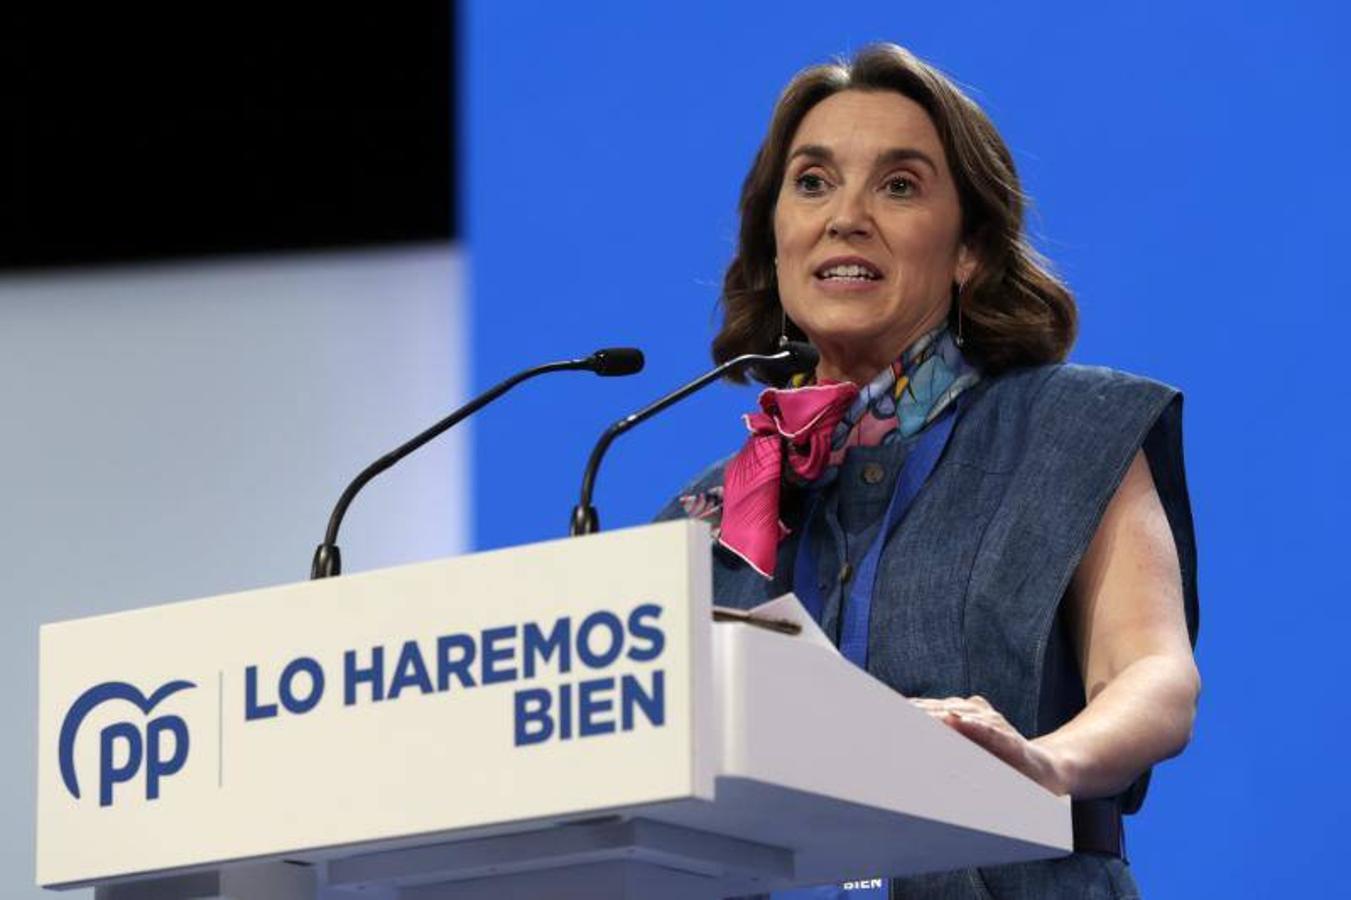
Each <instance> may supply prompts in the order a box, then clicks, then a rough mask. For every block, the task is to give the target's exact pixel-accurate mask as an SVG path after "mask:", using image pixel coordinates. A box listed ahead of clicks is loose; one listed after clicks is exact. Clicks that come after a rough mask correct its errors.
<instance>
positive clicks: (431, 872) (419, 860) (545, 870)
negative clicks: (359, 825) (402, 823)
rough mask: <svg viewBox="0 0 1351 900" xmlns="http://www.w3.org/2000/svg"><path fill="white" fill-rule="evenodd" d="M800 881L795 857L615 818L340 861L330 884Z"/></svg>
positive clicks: (582, 894)
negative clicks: (795, 876) (794, 878)
mask: <svg viewBox="0 0 1351 900" xmlns="http://www.w3.org/2000/svg"><path fill="white" fill-rule="evenodd" d="M792 875H793V854H792V852H791V851H789V850H785V849H782V848H779V847H768V846H765V845H763V844H756V843H753V842H750V841H744V840H739V839H736V838H730V837H726V836H724V835H718V834H710V833H708V832H703V831H697V830H695V829H691V828H682V827H679V826H676V825H667V824H665V823H662V822H654V821H651V820H648V819H621V818H619V817H617V816H611V817H608V818H605V819H599V820H591V821H588V822H580V823H572V824H564V825H559V826H557V827H554V828H549V829H543V830H540V831H529V832H523V833H518V834H507V835H500V836H497V837H489V838H481V839H478V840H471V841H462V842H457V843H447V844H436V845H432V846H425V847H413V848H408V849H404V850H390V851H387V852H383V853H371V854H366V855H363V856H358V857H349V858H347V859H340V860H333V861H331V862H330V863H329V864H328V877H327V880H326V884H327V887H328V890H329V891H334V892H335V895H338V896H341V893H339V892H346V891H353V890H362V889H366V888H374V887H379V886H395V887H397V889H398V897H399V900H488V898H495V900H497V898H518V897H519V898H522V900H524V898H527V897H529V898H537V897H550V898H555V900H574V898H575V900H606V898H612V900H620V898H635V900H636V898H643V900H666V898H671V900H677V898H680V900H702V898H708V900H712V898H716V897H725V896H736V895H739V894H754V893H760V892H763V891H764V889H765V885H766V884H768V883H771V882H779V883H782V881H783V880H785V879H791V878H792ZM729 886H730V887H731V888H732V890H731V891H729V890H728V888H729ZM367 896H369V895H367Z"/></svg>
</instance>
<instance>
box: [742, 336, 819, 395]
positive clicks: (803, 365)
mask: <svg viewBox="0 0 1351 900" xmlns="http://www.w3.org/2000/svg"><path fill="white" fill-rule="evenodd" d="M784 354H787V355H784ZM774 355H775V356H778V357H780V358H779V359H767V360H763V361H761V362H758V363H756V364H755V369H756V371H757V372H758V373H759V376H760V378H761V380H762V381H767V382H769V383H770V384H778V385H782V384H787V383H788V380H789V379H790V378H792V377H793V376H794V375H809V374H811V373H812V372H815V371H816V364H817V363H818V362H820V361H821V354H820V353H818V352H817V350H816V348H815V347H813V346H812V345H811V344H808V343H806V342H805V341H788V342H787V343H785V344H784V345H783V346H782V347H780V348H779V350H778V351H777V352H775V354H774Z"/></svg>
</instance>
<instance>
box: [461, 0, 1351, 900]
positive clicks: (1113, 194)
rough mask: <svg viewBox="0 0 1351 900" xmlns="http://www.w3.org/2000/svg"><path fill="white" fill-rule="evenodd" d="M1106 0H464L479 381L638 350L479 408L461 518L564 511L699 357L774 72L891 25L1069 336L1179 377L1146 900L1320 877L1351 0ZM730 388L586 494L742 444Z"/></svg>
mask: <svg viewBox="0 0 1351 900" xmlns="http://www.w3.org/2000/svg"><path fill="white" fill-rule="evenodd" d="M1098 6H1099V5H1097V4H1080V3H1069V2H1056V3H1046V4H1040V5H1037V6H1035V7H1031V6H1029V7H1018V8H1012V7H1010V6H1009V5H1008V4H994V3H988V4H985V3H963V4H925V5H923V6H921V5H919V4H900V3H896V2H894V0H893V2H880V3H850V4H847V5H840V4H820V3H803V2H776V3H773V4H758V5H755V6H751V5H749V4H746V5H743V4H728V3H694V2H683V3H680V4H666V5H660V6H658V5H645V4H634V3H612V4H599V3H567V4H554V3H524V2H503V0H470V2H468V3H467V4H466V8H465V9H464V10H463V11H462V15H463V16H464V17H465V21H464V22H463V25H464V26H465V28H464V31H463V32H462V34H463V35H464V42H465V43H464V47H463V50H464V53H465V58H466V59H467V63H466V65H467V71H466V72H465V75H466V79H465V83H466V84H467V91H468V94H467V97H466V98H465V99H466V103H465V111H464V116H465V121H464V122H463V129H464V131H463V133H464V134H465V137H466V145H465V146H466V150H467V152H466V158H465V166H466V167H465V170H464V173H463V179H464V182H463V183H464V185H465V187H466V195H465V196H466V198H467V199H466V204H467V207H466V209H465V210H464V212H465V222H466V226H467V235H468V240H469V250H470V253H469V258H470V260H471V270H470V280H469V289H470V292H471V296H472V298H473V301H474V303H473V309H474V317H475V321H474V326H473V342H472V343H473V360H474V362H473V366H474V373H475V381H476V383H477V384H478V385H479V386H480V387H482V386H486V385H488V384H490V383H492V382H494V381H496V380H497V379H498V378H500V377H502V376H503V375H504V374H506V373H507V372H509V371H510V370H512V369H514V368H516V367H518V366H520V365H523V364H525V363H527V362H530V361H535V360H543V359H548V358H554V357H559V356H564V355H572V354H580V353H583V352H586V351H588V350H589V349H591V348H593V347H597V346H602V345H606V344H621V343H632V344H637V345H640V346H642V347H644V348H645V349H646V350H647V351H648V357H649V366H648V369H647V372H646V373H644V375H642V376H640V377H639V378H633V379H628V380H625V381H621V382H614V381H607V382H602V381H599V380H596V379H594V378H591V377H590V376H583V375H578V376H573V378H574V380H572V381H568V380H567V378H565V377H559V378H556V379H554V380H552V381H550V382H547V383H536V384H533V385H530V386H529V387H527V388H524V389H522V390H521V392H520V394H519V395H517V396H515V397H513V398H512V400H511V401H510V402H507V403H503V404H500V405H499V406H497V407H495V408H493V409H491V410H489V411H488V412H486V413H485V414H483V415H482V416H481V417H480V418H478V419H477V421H476V429H477V431H476V459H475V467H476V475H475V481H476V485H477V488H476V490H477V500H476V511H475V528H476V544H477V546H479V547H494V546H501V545H504V544H512V543H518V542H522V541H529V540H536V539H542V538H547V537H553V536H558V535H561V534H563V533H564V530H565V528H566V520H567V514H568V511H569V509H570V507H571V505H572V503H573V502H575V495H576V491H577V482H578V477H579V474H580V470H581V466H582V463H583V461H584V458H585V454H586V452H587V451H588V449H589V447H590V444H591V442H592V441H593V440H594V438H595V435H596V434H597V433H598V431H599V430H600V429H601V428H602V427H603V426H604V425H605V424H606V423H607V422H609V421H611V420H613V419H614V418H616V417H618V416H619V415H621V414H623V413H625V412H627V411H629V410H630V409H632V408H635V407H636V406H638V405H639V404H641V403H644V402H646V401H647V400H649V399H652V398H653V397H655V396H657V395H659V394H660V393H663V392H664V391H665V390H666V389H667V388H668V387H670V386H673V385H675V384H677V383H680V382H681V381H683V380H685V379H687V378H688V377H691V376H693V375H694V374H696V373H698V372H700V371H701V370H703V369H704V368H705V367H706V365H707V359H708V357H707V349H706V348H707V342H708V339H709V338H710V336H711V335H712V333H713V331H714V328H715V321H716V320H715V317H714V301H715V299H716V296H717V285H718V283H719V282H720V278H721V273H722V267H723V266H724V265H725V264H726V261H727V259H728V257H729V256H730V254H731V251H732V244H733V239H734V236H735V231H736V217H735V200H736V195H737V191H738V188H739V185H740V181H741V178H742V176H743V174H744V172H745V170H746V167H747V165H748V164H749V161H750V158H751V156H752V154H753V152H754V150H755V148H756V146H757V144H758V141H759V138H760V135H761V132H762V129H763V127H764V125H765V124H766V122H767V120H768V115H769V112H770V109H771V107H772V105H773V102H774V99H775V97H776V95H777V92H778V90H779V89H780V88H781V87H782V85H783V84H784V83H785V82H786V81H787V80H788V78H789V77H790V76H791V75H792V74H793V72H795V71H796V70H797V69H798V68H800V67H802V66H804V65H806V64H809V63H812V62H816V61H819V60H821V59H823V58H825V57H828V56H830V55H833V54H837V53H841V52H848V51H851V50H854V49H857V48H858V47H860V46H862V45H863V44H866V43H868V42H870V41H873V40H893V41H896V42H899V43H902V44H905V45H907V46H909V47H910V48H911V49H912V50H914V51H916V52H917V53H919V54H920V55H922V56H924V57H926V58H928V59H930V60H931V61H933V62H935V63H936V64H938V65H939V66H940V67H942V68H944V69H945V70H946V71H948V72H950V73H951V74H953V75H954V76H955V77H956V78H958V79H959V80H960V81H961V82H963V83H964V84H966V85H969V86H970V87H971V89H972V91H973V93H974V95H975V96H976V97H977V99H978V100H979V101H980V102H981V103H982V104H983V105H984V106H985V107H986V109H987V110H988V111H989V112H990V113H991V115H992V116H993V118H994V119H995V121H996V123H997V124H998V125H999V126H1000V128H1001V129H1002V130H1003V132H1004V135H1005V137H1006V138H1007V140H1008V141H1009V143H1010V145H1011V146H1012V148H1013V150H1014V153H1015V155H1016V157H1017V160H1018V162H1019V165H1020V167H1021V171H1022V174H1023V177H1024V182H1025V186H1026V188H1027V189H1028V191H1029V192H1030V193H1031V194H1032V196H1033V197H1034V198H1035V202H1036V206H1035V212H1034V216H1033V221H1032V223H1031V224H1032V230H1033V233H1034V235H1035V236H1036V239H1037V242H1038V244H1039V245H1040V247H1041V248H1042V249H1043V250H1044V251H1045V252H1046V253H1047V254H1048V255H1050V256H1051V257H1052V259H1053V260H1054V261H1055V262H1056V263H1057V264H1058V266H1059V268H1060V270H1061V272H1062V273H1063V274H1064V275H1065V277H1066V278H1067V279H1068V281H1069V282H1070V284H1071V285H1072V287H1073V288H1074V289H1075V291H1076V293H1077V295H1078V298H1079V301H1080V303H1081V308H1082V315H1083V323H1082V324H1083V337H1082V339H1081V340H1080V342H1079V345H1078V347H1077V349H1076V351H1075V353H1074V358H1075V359H1076V360H1078V361H1082V362H1091V363H1100V364H1106V365H1111V366H1115V367H1119V368H1124V369H1129V370H1133V371H1138V372H1142V373H1146V374H1149V375H1152V376H1154V377H1157V378H1160V379H1163V380H1166V381H1169V382H1172V383H1173V384H1176V385H1179V386H1181V387H1182V388H1183V390H1184V391H1185V392H1186V395H1187V415H1186V420H1187V421H1186V428H1187V445H1186V449H1187V454H1188V464H1189V469H1190V476H1191V484H1192V491H1193V502H1194V504H1195V512H1196V517H1197V522H1198V528H1199V536H1200V541H1201V545H1200V546H1201V553H1202V556H1201V587H1202V630H1201V642H1200V648H1199V652H1198V656H1199V660H1200V665H1201V669H1202V674H1203V677H1204V679H1205V696H1204V698H1203V701H1202V710H1201V716H1200V719H1199V722H1198V725H1197V730H1196V736H1195V739H1194V741H1193V743H1192V746H1191V747H1190V749H1189V750H1188V751H1187V753H1186V754H1185V756H1183V757H1182V758H1180V759H1178V760H1176V761H1173V762H1171V763H1169V764H1166V765H1164V766H1163V767H1161V769H1160V770H1159V771H1158V772H1157V773H1156V781H1155V785H1154V788H1153V793H1152V795H1151V798H1150V802H1149V804H1148V805H1147V807H1146V809H1145V811H1144V812H1143V813H1142V814H1141V815H1140V816H1138V817H1136V818H1135V819H1134V820H1133V822H1132V823H1131V825H1132V827H1131V830H1130V850H1131V855H1132V857H1133V860H1134V864H1135V869H1136V873H1137V877H1138V878H1139V880H1140V882H1141V884H1142V887H1143V888H1144V891H1145V895H1146V896H1150V897H1193V896H1225V897H1237V896H1254V897H1265V896H1326V895H1328V894H1330V893H1335V892H1336V891H1338V890H1341V889H1342V888H1341V884H1340V882H1341V876H1340V875H1338V874H1337V873H1336V871H1335V870H1334V868H1333V864H1332V861H1333V860H1336V859H1337V856H1336V855H1334V854H1336V853H1337V852H1338V850H1339V847H1340V844H1341V834H1342V828H1341V825H1342V821H1341V813H1340V808H1341V803H1340V802H1338V801H1337V800H1336V799H1334V798H1340V799H1341V800H1343V801H1344V799H1345V798H1346V797H1347V796H1351V778H1349V777H1348V775H1347V769H1346V767H1345V766H1344V765H1343V763H1342V757H1343V752H1342V750H1343V746H1344V741H1345V737H1346V735H1347V732H1348V728H1347V724H1348V722H1347V719H1348V712H1347V710H1348V704H1347V703H1346V702H1345V700H1344V698H1343V696H1342V688H1341V684H1342V679H1341V677H1340V676H1341V673H1342V671H1343V662H1344V656H1345V654H1344V652H1343V647H1344V637H1343V635H1344V632H1345V630H1346V626H1347V624H1348V621H1351V616H1348V613H1347V603H1348V601H1351V590H1348V587H1349V585H1348V578H1347V575H1346V570H1345V567H1344V565H1343V564H1342V562H1343V559H1344V555H1345V554H1344V552H1343V546H1344V543H1345V537H1344V535H1343V533H1342V530H1341V529H1340V528H1338V527H1337V525H1338V522H1337V520H1336V519H1335V518H1334V516H1335V514H1336V513H1337V512H1339V511H1341V510H1342V509H1344V508H1345V505H1346V500H1347V499H1348V491H1347V485H1346V482H1347V479H1346V474H1345V470H1346V463H1347V461H1348V460H1347V451H1346V439H1347V435H1348V429H1347V426H1346V424H1345V415H1346V413H1347V410H1348V403H1347V400H1348V396H1347V390H1346V387H1345V382H1344V381H1343V379H1342V378H1341V374H1342V373H1341V365H1340V363H1341V361H1342V357H1343V356H1344V355H1345V353H1346V350H1345V338H1346V335H1347V333H1348V327H1349V326H1351V316H1348V314H1347V312H1346V305H1347V300H1346V298H1347V294H1348V291H1347V288H1348V282H1349V281H1351V278H1348V275H1347V269H1346V266H1345V264H1344V257H1345V254H1346V252H1347V251H1346V243H1347V239H1348V237H1351V229H1348V227H1347V224H1346V215H1347V213H1346V211H1347V209H1348V201H1349V200H1351V189H1348V185H1347V178H1346V175H1345V168H1346V162H1347V148H1346V139H1347V136H1348V128H1347V113H1346V109H1347V103H1346V99H1345V98H1346V93H1347V86H1348V75H1349V74H1351V71H1349V70H1348V69H1349V67H1348V65H1347V63H1346V62H1345V55H1344V54H1342V55H1339V53H1338V51H1339V50H1340V49H1342V48H1341V47H1340V46H1339V45H1340V44H1342V43H1344V42H1345V39H1346V37H1347V36H1348V29H1347V27H1346V26H1347V21H1346V17H1345V14H1344V13H1342V12H1340V11H1338V10H1337V9H1336V8H1335V7H1334V5H1333V4H1327V5H1325V6H1322V5H1317V4H1303V5H1301V4H1294V5H1286V6H1282V7H1280V8H1278V7H1277V6H1276V5H1275V4H1270V3H1264V4H1236V3H1223V4H1220V3H1194V4H1187V5H1184V6H1181V7H1178V6H1176V5H1174V4H1162V3H1153V4H1138V5H1133V6H1134V9H1133V10H1132V11H1129V12H1126V11H1120V10H1108V9H1100V8H1098ZM753 396H754V395H753V393H752V392H750V391H749V390H746V389H732V388H726V387H723V388H719V389H717V390H715V391H712V392H709V393H707V394H704V395H702V396H700V397H699V398H697V399H695V400H693V401H691V402H689V403H688V404H687V405H686V406H684V407H683V408H682V409H679V410H676V411H673V412H672V413H671V414H670V415H668V416H666V417H664V418H663V419H661V420H657V421H654V422H652V423H651V424H650V425H647V426H645V427H644V428H643V429H641V430H639V431H637V432H635V433H633V434H632V435H630V436H627V437H625V438H623V439H621V441H620V442H619V443H618V444H616V446H615V447H614V448H613V450H612V452H611V454H610V456H609V459H608V461H607V463H606V466H605V469H604V470H603V472H602V476H601V479H600V482H599V490H598V495H597V504H598V507H599V509H600V511H601V515H602V521H603V523H604V524H605V525H607V526H609V527H615V526H622V525H632V524H637V523H640V522H642V521H644V520H646V519H647V518H648V517H650V515H651V514H652V513H653V512H654V511H655V510H656V509H657V508H658V507H659V506H660V505H661V504H662V503H663V502H664V501H665V500H666V499H667V498H668V497H669V496H670V495H671V493H672V492H673V491H674V490H675V489H676V487H677V486H679V485H680V484H681V483H682V482H683V481H684V480H685V479H686V478H687V477H688V476H689V475H691V474H692V473H693V472H695V471H696V470H697V469H699V468H700V467H702V466H703V465H704V464H705V463H707V462H709V461H711V460H712V459H714V458H716V457H718V456H720V455H723V454H726V453H727V452H729V451H731V450H732V449H734V448H735V446H736V445H737V444H738V442H739V440H740V432H739V427H738V423H737V420H736V416H737V414H738V413H739V412H741V411H743V410H744V409H746V408H748V407H749V405H750V404H751V403H752V401H753Z"/></svg>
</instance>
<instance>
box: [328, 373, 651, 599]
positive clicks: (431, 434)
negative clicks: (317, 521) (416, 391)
mask: <svg viewBox="0 0 1351 900" xmlns="http://www.w3.org/2000/svg"><path fill="white" fill-rule="evenodd" d="M642 369H643V352H642V351H641V350H638V349H637V348H634V347H610V348H607V349H604V350H597V351H596V352H595V353H593V354H591V355H590V356H588V357H586V358H585V359H570V360H564V361H561V362H551V363H545V364H544V365H542V366H535V367H534V368H533V369H526V370H525V371H524V372H517V373H516V374H515V375H513V376H511V377H510V378H508V379H507V380H506V381H503V382H501V383H500V384H497V385H495V386H493V387H491V388H489V389H488V390H486V391H484V392H483V393H482V394H480V395H478V396H477V397H475V398H474V399H473V400H470V401H469V402H468V403H466V404H465V405H464V406H461V407H460V408H459V409H457V410H455V412H453V413H451V414H450V415H448V416H446V417H445V418H444V419H442V420H441V421H440V422H437V423H436V424H435V425H433V426H432V427H431V428H428V429H427V430H426V431H424V432H422V433H421V434H419V435H418V436H417V437H415V438H412V439H411V440H409V441H407V442H405V443H403V444H401V445H399V446H398V447H396V448H395V449H393V450H391V451H389V452H388V453H386V454H385V455H384V456H382V457H380V458H379V459H377V460H376V461H375V462H373V463H371V464H370V465H369V466H367V467H366V468H364V469H362V470H361V473H360V474H359V475H357V477H356V478H353V479H352V483H351V484H349V485H348V486H347V489H346V490H345V491H343V492H342V496H341V497H339V498H338V503H337V505H336V506H334V507H333V514H332V515H331V516H329V519H328V531H326V532H325V533H324V542H323V543H322V544H320V545H319V546H318V547H317V548H315V551H314V561H313V562H312V563H311V564H310V578H311V579H318V578H328V577H330V576H332V575H338V574H341V572H342V555H341V553H339V551H338V543H337V542H338V528H339V527H340V526H341V525H342V518H343V516H344V515H346V513H347V507H348V506H350V505H351V503H352V500H353V498H355V497H356V495H357V493H358V492H359V491H360V490H361V489H362V488H363V487H365V486H366V485H367V484H368V483H369V482H370V481H371V479H373V478H374V477H375V476H377V475H379V474H380V473H381V472H383V471H385V470H386V469H388V468H389V467H390V466H392V465H394V464H395V463H397V462H398V461H399V460H401V459H403V458H404V457H405V456H408V455H409V454H410V453H412V452H413V451H415V450H417V449H418V448H419V447H421V446H423V445H424V444H426V443H427V442H428V441H431V440H432V439H434V438H436V437H438V436H440V435H441V434H444V433H445V432H446V431H448V430H449V429H450V428H452V427H454V425H455V424H456V423H457V422H459V421H461V420H462V419H465V418H467V417H468V416H471V415H473V414H474V413H476V412H478V411H479V410H480V409H482V408H483V407H485V406H487V405H488V404H489V403H491V402H493V401H494V400H496V399H497V398H498V397H500V396H502V395H503V394H505V393H506V392H507V391H509V390H511V389H512V388H514V387H515V386H516V385H518V384H520V383H521V382H522V381H526V380H527V379H530V378H534V377H535V376H536V375H543V374H545V373H546V372H567V371H575V370H586V371H590V372H595V373H596V374H597V375H606V376H614V375H633V374H635V373H637V372H641V371H642Z"/></svg>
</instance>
